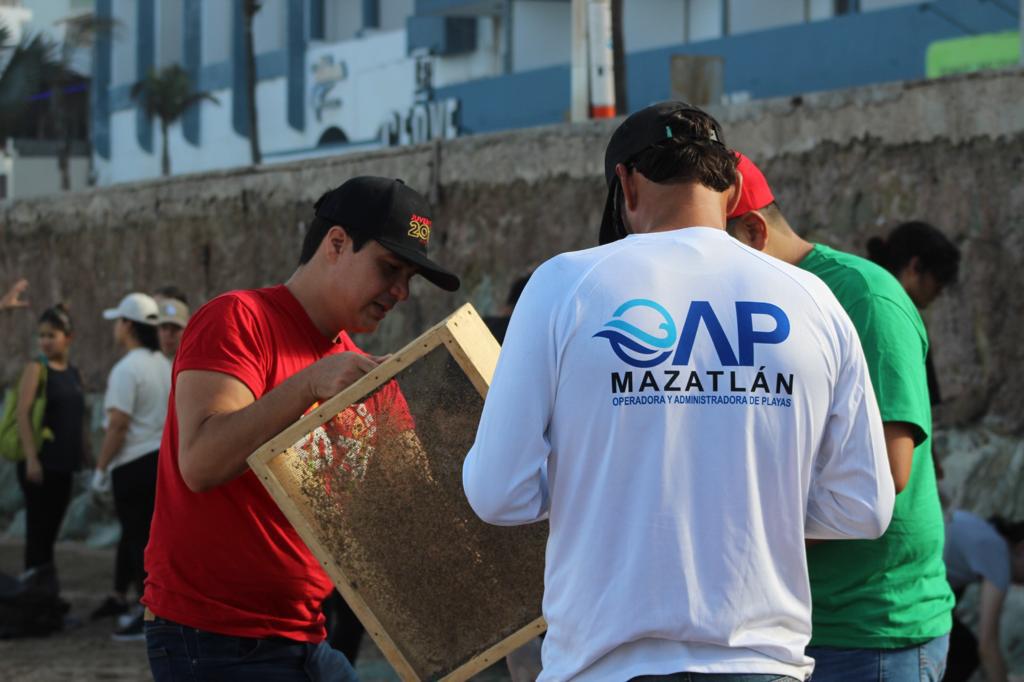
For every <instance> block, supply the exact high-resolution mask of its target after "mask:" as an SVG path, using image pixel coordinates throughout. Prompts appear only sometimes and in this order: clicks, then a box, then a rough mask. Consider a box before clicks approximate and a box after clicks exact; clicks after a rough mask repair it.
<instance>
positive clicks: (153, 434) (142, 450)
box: [92, 293, 171, 639]
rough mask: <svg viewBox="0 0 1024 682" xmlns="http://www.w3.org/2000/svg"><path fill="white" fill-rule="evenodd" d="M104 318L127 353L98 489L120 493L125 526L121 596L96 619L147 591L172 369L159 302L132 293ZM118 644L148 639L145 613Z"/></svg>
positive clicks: (116, 372) (115, 374)
mask: <svg viewBox="0 0 1024 682" xmlns="http://www.w3.org/2000/svg"><path fill="white" fill-rule="evenodd" d="M103 317H104V318H106V319H108V320H114V341H115V343H117V345H118V346H119V347H120V348H121V349H123V350H124V351H125V354H124V355H123V356H122V357H121V359H120V360H118V362H117V364H115V365H114V368H113V369H112V370H110V378H109V379H108V380H107V393H106V397H105V398H104V401H103V407H104V410H105V411H106V427H107V432H106V435H105V436H104V438H103V447H102V448H101V450H100V455H99V458H98V459H97V461H96V471H95V472H94V473H93V482H92V488H93V490H95V491H97V492H105V491H106V490H109V489H111V488H112V489H113V497H114V509H115V511H116V512H117V518H118V520H119V521H120V522H121V539H120V541H119V542H118V545H117V559H116V564H115V568H114V594H113V595H112V596H111V598H110V599H108V600H107V602H105V603H104V604H103V605H102V606H101V607H100V609H97V611H96V613H95V614H94V615H97V616H102V615H107V614H111V613H114V612H116V611H117V610H119V609H118V608H117V606H118V605H119V604H121V605H125V607H127V604H128V599H127V597H128V590H129V588H130V587H134V588H135V589H136V590H138V593H139V594H141V593H142V589H143V582H144V580H145V569H144V567H143V553H144V551H145V549H146V543H147V542H149V524H150V520H151V519H152V516H153V502H154V499H155V497H156V470H157V453H158V452H159V450H160V439H161V438H162V436H163V429H164V420H165V419H166V417H167V398H168V396H169V395H170V391H171V365H170V363H169V362H168V361H167V358H166V357H164V355H163V353H161V352H160V343H159V341H158V340H157V330H156V324H157V320H158V319H159V308H158V306H157V303H156V301H155V300H153V298H151V297H150V296H147V295H146V294H141V293H132V294H128V295H127V296H125V297H124V298H123V299H121V303H120V304H118V306H117V307H116V308H112V309H110V310H105V311H104V312H103ZM129 613H130V614H131V616H132V617H131V618H128V619H126V621H125V622H123V624H122V627H121V628H120V629H119V630H118V631H117V632H116V633H115V635H114V638H115V639H142V638H143V637H144V635H143V630H142V610H141V607H139V608H133V609H131V610H130V611H129Z"/></svg>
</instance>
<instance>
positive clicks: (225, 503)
mask: <svg viewBox="0 0 1024 682" xmlns="http://www.w3.org/2000/svg"><path fill="white" fill-rule="evenodd" d="M343 351H357V352H362V351H360V350H359V349H358V348H357V347H356V345H355V344H354V343H352V340H351V339H350V338H349V337H348V335H347V334H345V333H344V332H342V333H341V334H340V335H339V337H338V338H337V340H336V341H335V342H332V341H331V340H329V339H327V338H326V337H325V336H324V335H323V334H321V333H320V332H319V330H317V328H316V327H315V326H314V325H313V322H312V320H310V319H309V316H308V315H307V314H306V311H305V310H304V309H303V308H302V306H301V305H300V304H299V302H298V301H297V300H296V299H295V297H294V296H293V295H292V294H291V292H290V291H289V290H288V289H287V288H286V287H284V286H277V287H271V288H268V289H257V290H251V291H234V292H230V293H227V294H223V295H222V296H219V297H217V298H215V299H214V300H212V301H210V302H209V303H208V304H206V305H205V306H203V307H202V308H200V309H199V310H198V311H197V312H196V314H195V315H194V316H193V317H192V319H191V320H189V323H188V326H187V327H186V328H185V333H184V334H183V336H182V339H181V346H180V348H179V349H178V353H177V356H176V358H175V361H174V379H173V382H172V385H171V397H170V405H169V407H168V410H167V423H166V426H165V427H164V435H163V442H162V443H161V445H160V457H159V469H158V476H157V493H156V509H155V511H154V514H153V525H152V530H151V532H150V541H149V545H148V546H147V547H146V570H147V572H148V577H147V579H146V590H145V595H144V596H143V599H142V603H143V604H145V605H146V606H148V607H149V608H150V610H152V611H153V612H154V613H155V614H156V615H158V616H160V617H161V618H166V619H167V620H171V621H175V622H177V623H181V624H183V625H188V626H189V627H194V628H199V629H201V630H207V631H210V632H216V633H220V634H225V635H233V636H237V637H256V638H266V637H285V638H288V639H293V640H300V641H306V642H319V641H321V640H323V639H324V636H325V631H324V618H323V614H322V613H321V603H322V602H323V600H324V598H325V597H326V596H327V595H328V594H329V593H330V591H331V589H332V585H331V581H330V579H329V578H328V577H327V574H326V573H324V571H323V569H322V568H321V566H320V564H319V562H318V561H317V560H316V558H315V557H314V556H313V554H312V553H311V552H310V551H309V549H308V548H307V547H306V545H305V544H304V543H303V542H302V539H301V538H300V537H299V534H298V533H297V532H296V531H295V529H294V528H293V527H292V525H291V523H289V522H288V520H287V519H286V518H285V516H284V514H283V513H282V512H281V510H280V509H279V508H278V506H277V504H276V503H275V502H274V500H273V498H271V497H270V495H269V493H267V491H266V489H265V488H264V487H263V485H262V484H261V483H260V482H259V479H258V478H257V477H256V475H255V474H254V473H253V472H252V471H246V472H245V473H244V474H242V475H241V476H239V477H238V478H235V479H233V480H231V481H229V482H227V483H224V484H222V485H220V486H218V487H216V488H214V489H212V490H208V491H206V492H202V493H196V492H192V491H191V490H189V488H188V486H186V485H185V482H184V480H183V479H182V477H181V471H180V469H179V468H178V419H177V413H176V411H175V407H174V395H175V385H176V383H177V376H178V374H179V373H180V372H183V371H186V370H207V371H214V372H221V373H223V374H227V375H230V376H232V377H235V378H236V379H238V380H239V381H241V382H242V383H244V384H245V385H246V386H248V387H249V390H251V391H252V393H253V395H254V396H255V397H256V399H257V400H258V399H259V398H260V397H261V396H262V395H264V394H265V393H267V392H268V391H270V390H271V389H273V388H274V387H275V386H277V385H278V384H280V383H281V382H282V381H284V380H285V379H287V378H288V377H290V376H292V375H293V374H295V373H296V372H298V371H300V370H302V369H304V368H305V367H307V366H309V365H311V364H313V363H314V362H316V361H317V360H319V359H321V358H323V357H325V356H327V355H331V354H333V353H340V352H343ZM352 411H353V412H354V414H353V417H355V416H358V417H359V419H354V420H353V421H354V423H363V422H365V421H366V417H370V420H371V421H372V418H373V415H380V414H384V413H386V414H387V416H389V417H392V418H395V420H396V422H400V423H405V424H406V425H407V426H408V427H410V428H411V427H412V421H411V418H410V417H409V414H408V407H407V405H406V403H405V399H404V397H403V396H402V394H401V392H399V390H398V386H397V384H395V383H394V382H391V383H390V384H387V385H385V386H384V387H383V388H382V389H381V390H380V391H377V392H376V393H374V394H373V396H372V397H371V398H370V399H368V400H367V401H366V403H365V404H360V405H357V406H355V407H354V408H352ZM342 414H343V415H344V414H348V411H346V412H345V413H342ZM342 421H347V420H346V419H345V418H342ZM352 435H353V436H355V437H359V436H360V435H361V434H359V433H354V434H352ZM359 459H362V458H361V457H360V458H359Z"/></svg>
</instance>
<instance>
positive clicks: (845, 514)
mask: <svg viewBox="0 0 1024 682" xmlns="http://www.w3.org/2000/svg"><path fill="white" fill-rule="evenodd" d="M844 317H845V316H844ZM844 322H845V323H846V327H847V328H846V330H845V334H844V338H843V340H842V347H843V351H842V352H843V354H844V357H843V360H842V363H841V365H840V369H839V374H838V378H837V381H836V386H835V388H834V390H833V395H832V405H831V407H830V409H829V416H828V421H827V422H826V424H825V431H824V434H823V437H822V441H821V446H820V448H819V450H818V453H817V457H816V458H815V463H814V469H813V472H812V476H811V485H810V490H809V494H808V500H807V516H806V521H805V530H804V532H805V534H806V537H808V538H811V539H821V540H841V539H874V538H877V537H879V536H881V535H882V534H883V533H884V532H885V530H886V528H888V526H889V521H890V520H891V519H892V511H893V505H894V504H895V501H896V489H895V486H894V484H893V480H892V473H891V472H890V470H889V458H888V454H887V451H886V445H885V434H884V432H883V430H882V420H881V416H880V414H879V410H878V403H877V402H876V400H875V393H874V391H873V390H872V385H871V379H870V377H869V372H868V366H867V363H866V362H865V359H864V353H863V351H862V350H861V347H860V343H858V340H857V335H856V334H855V333H854V330H853V328H852V326H850V325H849V322H848V321H846V320H844Z"/></svg>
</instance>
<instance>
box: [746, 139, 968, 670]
mask: <svg viewBox="0 0 1024 682" xmlns="http://www.w3.org/2000/svg"><path fill="white" fill-rule="evenodd" d="M739 158H740V161H739V171H740V174H741V175H742V176H743V187H742V198H741V200H740V202H739V206H738V207H737V209H736V210H735V211H733V212H732V213H731V214H730V216H729V223H728V227H727V229H728V231H729V233H730V234H731V235H732V236H734V237H736V238H737V239H738V240H739V241H741V242H742V243H744V244H746V245H748V246H751V247H753V248H755V249H758V250H760V251H763V252H764V253H766V254H768V255H771V256H775V257H776V258H779V259H781V260H784V261H786V262H788V263H791V264H793V265H797V266H798V267H801V268H803V269H805V270H808V271H810V272H813V273H814V274H816V275H817V276H818V277H820V278H821V279H822V280H823V281H824V282H825V284H827V285H828V286H829V288H830V289H831V290H832V292H833V293H834V294H835V295H836V298H837V299H838V300H839V303H840V304H841V305H842V306H843V308H844V309H845V310H846V312H847V314H848V315H849V316H850V319H851V320H852V321H853V324H854V327H856V329H857V333H858V335H859V336H860V340H861V346H862V347H863V349H864V355H865V357H866V358H867V362H868V370H869V372H870V374H871V383H872V385H873V386H874V389H875V396H876V397H877V399H878V406H879V408H880V410H881V413H882V422H883V426H884V428H885V439H886V449H887V451H888V455H889V464H890V468H891V470H892V473H893V479H894V481H895V484H896V491H897V492H898V493H899V494H898V495H897V496H896V507H895V510H894V511H893V517H892V523H891V524H890V526H889V530H888V531H887V532H886V533H885V534H884V535H883V536H882V537H881V538H879V539H877V540H851V541H836V542H823V543H819V544H815V545H813V546H810V547H808V549H807V563H808V569H809V573H810V579H811V594H812V599H813V630H812V633H811V644H810V646H809V647H808V649H807V653H808V655H809V656H812V657H813V658H814V659H815V662H816V663H815V670H814V682H833V681H834V682H850V681H853V680H855V681H857V682H874V681H875V680H877V681H878V682H902V681H903V680H907V681H909V680H913V682H919V680H936V681H938V680H940V679H941V678H942V673H943V669H944V668H945V662H946V651H947V649H948V647H949V631H950V629H951V627H952V618H951V611H952V608H953V604H954V601H953V594H952V592H950V589H949V584H948V583H947V582H946V569H945V566H944V565H943V561H942V548H943V542H944V527H943V519H942V509H941V507H940V506H939V495H938V490H937V488H936V484H935V469H934V467H933V464H932V453H931V439H930V437H931V431H932V419H931V405H930V403H929V399H928V380H927V376H926V372H925V356H926V354H927V352H928V335H927V333H926V332H925V328H924V323H923V322H922V320H921V315H920V314H919V313H918V311H917V308H915V307H914V304H913V302H912V301H911V300H910V298H909V297H908V296H907V294H906V292H905V291H904V290H903V287H902V286H900V283H899V282H898V281H897V280H896V278H894V277H893V276H892V275H891V274H890V273H889V272H887V271H886V270H885V269H884V268H882V267H879V266H878V265H876V264H874V263H872V262H871V261H869V260H867V259H864V258H860V257H859V256H854V255H852V254H848V253H844V252H842V251H836V250H835V249H831V248H829V247H827V246H823V245H821V244H812V243H810V242H808V241H806V240H805V239H802V238H801V237H800V236H799V235H798V234H797V233H796V232H794V231H793V229H792V228H791V227H790V226H789V224H788V223H787V222H786V218H785V216H783V214H782V212H781V211H780V210H779V207H778V205H777V204H776V202H775V198H774V196H773V195H772V192H771V189H770V188H769V187H768V183H767V181H766V180H765V179H764V175H762V174H761V171H760V170H758V168H757V167H756V166H754V164H753V163H752V162H751V161H750V160H749V159H747V158H746V157H745V156H743V155H739Z"/></svg>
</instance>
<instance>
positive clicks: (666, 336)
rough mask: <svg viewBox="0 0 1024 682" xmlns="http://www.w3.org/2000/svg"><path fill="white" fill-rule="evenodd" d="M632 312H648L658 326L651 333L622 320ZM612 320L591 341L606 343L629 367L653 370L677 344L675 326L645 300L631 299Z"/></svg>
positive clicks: (670, 317)
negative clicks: (659, 321)
mask: <svg viewBox="0 0 1024 682" xmlns="http://www.w3.org/2000/svg"><path fill="white" fill-rule="evenodd" d="M634 308H641V309H646V310H652V311H654V312H655V313H657V314H658V315H659V316H660V317H661V320H662V322H661V324H659V325H658V327H657V331H656V332H655V333H651V332H648V331H645V330H644V329H641V328H640V327H637V326H636V325H634V324H631V323H629V322H626V320H624V319H622V318H623V316H624V315H625V314H626V313H627V312H629V311H630V310H633V309H634ZM612 317H613V319H612V320H610V321H608V322H606V323H605V325H604V326H605V329H602V330H601V331H599V332H598V333H596V334H594V337H595V338H596V337H601V338H603V339H608V342H609V343H610V344H611V346H612V350H613V351H614V352H615V354H616V355H617V356H619V359H620V360H622V361H623V362H625V363H626V364H629V365H632V366H633V367H654V366H655V365H659V364H661V363H662V362H664V361H665V360H666V359H668V356H669V355H671V354H672V349H673V348H674V347H675V345H676V341H677V340H678V333H677V331H676V323H675V322H673V321H672V316H671V315H669V314H668V311H667V310H665V308H664V306H662V305H661V304H659V303H656V302H654V301H651V300H649V299H646V298H634V299H632V300H630V301H626V302H625V303H623V304H622V305H620V306H619V307H618V309H617V310H616V311H615V312H614V313H613V315H612ZM658 331H660V332H661V333H660V334H659V333H658Z"/></svg>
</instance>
